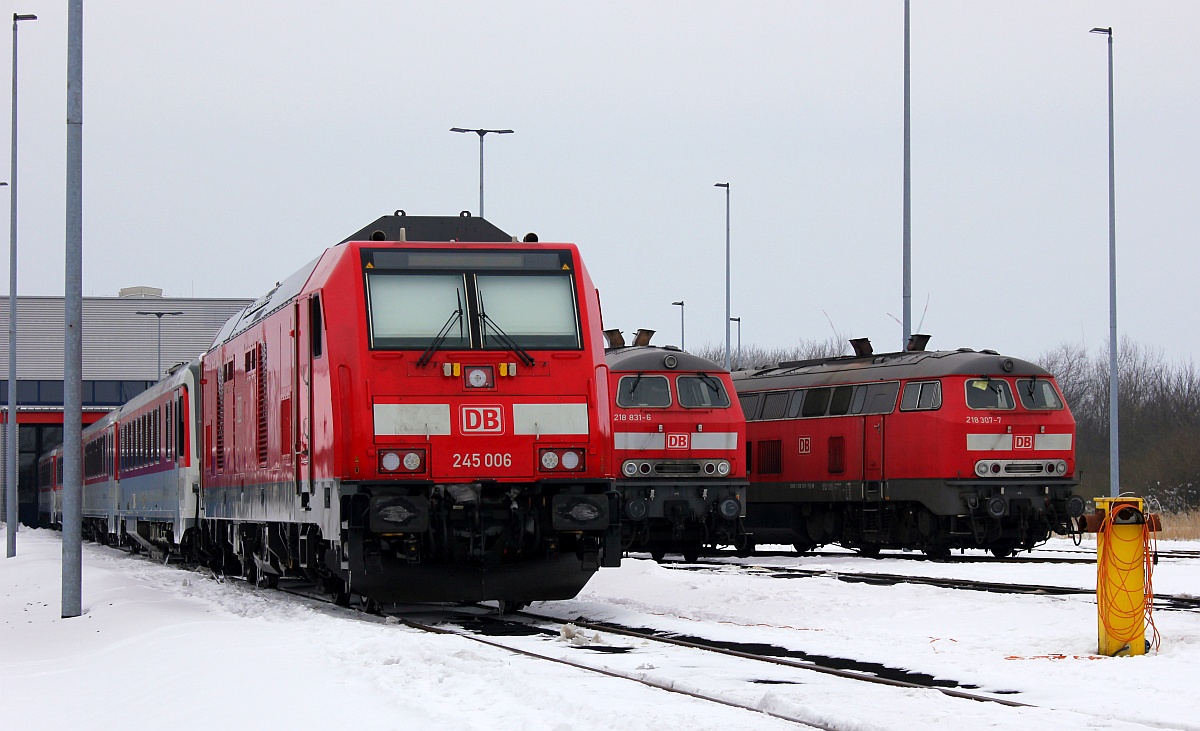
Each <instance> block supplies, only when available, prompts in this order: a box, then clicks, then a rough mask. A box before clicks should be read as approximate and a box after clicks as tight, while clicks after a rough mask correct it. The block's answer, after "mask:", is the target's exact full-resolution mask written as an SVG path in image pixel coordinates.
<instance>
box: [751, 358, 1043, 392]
mask: <svg viewBox="0 0 1200 731" xmlns="http://www.w3.org/2000/svg"><path fill="white" fill-rule="evenodd" d="M948 375H981V376H982V375H991V376H1035V375H1036V376H1045V377H1052V374H1051V373H1050V371H1047V370H1046V369H1045V368H1042V367H1041V366H1039V365H1035V364H1034V363H1030V362H1029V361H1027V360H1021V359H1020V358H1012V357H1010V356H1006V355H1001V354H999V353H997V352H995V351H994V350H984V351H978V352H976V351H974V350H970V349H968V348H962V349H960V350H938V351H920V352H901V353H880V354H875V355H867V356H854V355H850V356H839V357H836V358H820V359H815V360H804V361H792V362H785V363H779V364H778V365H772V366H763V367H760V368H756V369H753V370H746V371H736V372H734V374H733V380H734V381H735V382H736V383H737V385H738V386H739V390H747V391H750V390H754V387H755V386H756V385H761V386H762V387H763V388H788V387H796V386H820V385H825V384H834V383H863V382H867V381H890V380H898V379H910V378H937V377H938V376H948Z"/></svg>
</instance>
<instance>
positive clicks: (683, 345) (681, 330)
mask: <svg viewBox="0 0 1200 731" xmlns="http://www.w3.org/2000/svg"><path fill="white" fill-rule="evenodd" d="M671 304H673V305H676V306H678V307H679V349H680V350H687V345H686V340H685V338H684V328H683V300H679V301H678V302H672V303H671Z"/></svg>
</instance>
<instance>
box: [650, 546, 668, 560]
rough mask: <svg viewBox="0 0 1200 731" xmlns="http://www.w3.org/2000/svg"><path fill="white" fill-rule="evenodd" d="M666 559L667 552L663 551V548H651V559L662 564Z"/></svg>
mask: <svg viewBox="0 0 1200 731" xmlns="http://www.w3.org/2000/svg"><path fill="white" fill-rule="evenodd" d="M666 557H667V552H666V551H664V550H663V549H661V548H651V549H650V558H652V559H654V560H655V561H657V562H659V563H662V562H663V559H664V558H666Z"/></svg>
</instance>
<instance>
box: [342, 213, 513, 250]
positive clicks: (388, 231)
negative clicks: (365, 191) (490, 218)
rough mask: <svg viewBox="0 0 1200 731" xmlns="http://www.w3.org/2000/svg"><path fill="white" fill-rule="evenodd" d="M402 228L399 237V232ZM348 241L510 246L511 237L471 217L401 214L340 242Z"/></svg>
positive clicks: (376, 220)
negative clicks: (495, 244)
mask: <svg viewBox="0 0 1200 731" xmlns="http://www.w3.org/2000/svg"><path fill="white" fill-rule="evenodd" d="M401 229H404V236H403V237H401V235H400V230H401ZM347 241H470V242H481V241H482V242H486V241H495V242H498V243H512V241H513V237H512V236H510V235H508V234H506V233H504V232H503V231H501V230H500V229H499V228H497V227H495V226H493V225H492V224H490V223H488V222H487V220H486V219H483V218H475V217H474V216H409V215H407V214H405V213H404V212H403V211H397V212H396V214H395V215H391V216H380V217H379V218H377V219H375V221H374V222H373V223H371V224H369V225H367V226H365V227H363V228H361V229H359V230H358V231H355V232H354V233H352V234H350V235H349V236H347V237H346V238H344V239H342V243H343V244H344V243H346V242H347Z"/></svg>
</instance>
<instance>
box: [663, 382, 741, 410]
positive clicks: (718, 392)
mask: <svg viewBox="0 0 1200 731" xmlns="http://www.w3.org/2000/svg"><path fill="white" fill-rule="evenodd" d="M675 389H676V390H677V391H678V392H679V405H680V406H682V407H684V408H685V409H727V408H729V394H728V393H726V392H725V384H723V383H721V380H720V379H719V378H714V377H713V376H710V375H708V374H705V373H700V374H698V375H695V376H680V377H679V378H678V379H676V381H675Z"/></svg>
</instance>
